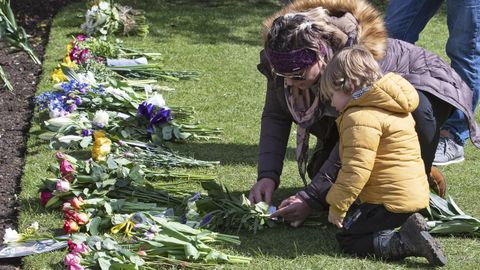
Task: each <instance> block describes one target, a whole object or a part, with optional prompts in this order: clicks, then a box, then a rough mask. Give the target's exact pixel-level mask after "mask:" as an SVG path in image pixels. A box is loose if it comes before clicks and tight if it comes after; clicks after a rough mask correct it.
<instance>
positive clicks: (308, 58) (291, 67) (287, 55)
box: [265, 44, 326, 73]
mask: <svg viewBox="0 0 480 270" xmlns="http://www.w3.org/2000/svg"><path fill="white" fill-rule="evenodd" d="M265 52H266V53H267V57H268V60H269V61H270V64H271V65H272V67H273V68H274V69H275V71H277V72H280V73H293V72H296V71H298V70H302V69H304V68H307V67H309V66H311V65H313V64H315V62H317V61H318V59H317V53H316V52H315V51H314V50H310V49H307V48H301V49H296V50H291V51H288V52H278V51H274V50H272V49H270V48H268V47H267V48H266V49H265ZM320 54H321V55H322V56H323V55H326V51H325V48H324V47H323V46H322V45H321V44H320Z"/></svg>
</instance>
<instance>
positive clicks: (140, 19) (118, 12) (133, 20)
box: [81, 0, 148, 37]
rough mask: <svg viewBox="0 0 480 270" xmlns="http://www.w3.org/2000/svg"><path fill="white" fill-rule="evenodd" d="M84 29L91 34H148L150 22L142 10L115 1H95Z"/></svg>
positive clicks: (87, 14)
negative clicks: (148, 22)
mask: <svg viewBox="0 0 480 270" xmlns="http://www.w3.org/2000/svg"><path fill="white" fill-rule="evenodd" d="M81 28H82V30H83V31H84V32H85V33H87V34H88V35H91V36H110V35H113V34H115V33H121V34H123V35H126V36H128V35H138V36H141V37H145V36H147V35H148V24H147V20H146V18H145V14H144V12H143V11H141V10H136V9H133V8H131V7H129V6H122V5H119V4H114V3H113V1H112V0H111V1H108V2H107V1H94V3H93V5H92V6H91V8H90V9H89V10H88V11H87V12H86V14H85V23H83V24H82V26H81Z"/></svg>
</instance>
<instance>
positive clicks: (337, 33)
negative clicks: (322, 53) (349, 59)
mask: <svg viewBox="0 0 480 270" xmlns="http://www.w3.org/2000/svg"><path fill="white" fill-rule="evenodd" d="M317 7H323V8H324V9H326V10H327V11H328V14H329V16H327V17H326V18H325V23H326V27H325V28H326V29H325V35H326V36H325V38H324V39H325V40H326V41H327V42H331V43H340V44H331V45H332V47H333V49H334V52H336V49H337V50H338V49H340V48H343V46H345V44H346V42H347V39H346V37H348V36H349V33H347V32H348V31H349V28H351V27H350V25H349V26H348V27H345V24H344V23H343V22H342V21H341V19H342V18H345V19H348V17H351V15H353V17H354V19H356V23H355V26H356V28H357V29H356V39H355V41H356V43H358V44H360V45H363V46H365V47H366V48H367V49H368V50H369V51H370V52H371V53H372V54H373V56H374V57H375V59H376V60H380V59H382V58H383V56H384V55H385V49H386V46H387V36H388V35H387V31H386V30H385V26H384V23H383V19H382V17H381V15H380V12H378V11H377V10H376V9H375V8H374V7H373V6H372V5H371V4H369V3H368V2H367V1H365V0H298V1H295V2H294V3H292V4H290V5H287V6H286V7H284V8H283V9H282V10H280V11H279V12H277V13H275V14H274V15H272V16H271V17H269V18H268V19H266V20H265V21H264V22H263V32H262V36H263V40H264V41H266V37H267V35H268V32H269V31H270V29H271V27H272V23H273V21H274V20H275V19H276V18H277V17H279V16H283V15H285V14H287V13H296V12H304V11H307V10H309V9H312V8H317ZM350 14H351V15H350ZM344 21H346V20H344Z"/></svg>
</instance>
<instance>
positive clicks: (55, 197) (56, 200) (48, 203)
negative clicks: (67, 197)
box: [45, 195, 60, 208]
mask: <svg viewBox="0 0 480 270" xmlns="http://www.w3.org/2000/svg"><path fill="white" fill-rule="evenodd" d="M59 199H60V197H58V196H57V195H55V196H53V197H52V198H50V200H48V202H47V204H45V208H49V207H51V206H52V205H54V204H55V203H56V202H58V200H59Z"/></svg>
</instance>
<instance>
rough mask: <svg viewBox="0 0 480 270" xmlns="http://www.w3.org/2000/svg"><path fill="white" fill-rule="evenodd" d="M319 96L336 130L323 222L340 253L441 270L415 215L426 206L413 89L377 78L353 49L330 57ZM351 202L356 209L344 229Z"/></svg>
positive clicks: (391, 77)
mask: <svg viewBox="0 0 480 270" xmlns="http://www.w3.org/2000/svg"><path fill="white" fill-rule="evenodd" d="M320 89H321V95H322V96H323V97H324V98H328V99H330V100H331V103H332V106H333V107H335V108H336V109H337V110H338V111H339V112H340V116H339V117H338V118H337V120H336V122H337V126H338V130H339V134H340V145H339V152H340V160H341V163H342V167H341V169H340V172H339V174H338V176H337V180H336V182H335V183H334V184H333V185H332V188H331V189H330V191H329V192H328V195H327V202H328V203H329V205H330V208H329V214H328V220H329V221H330V222H331V223H333V224H335V225H336V226H337V227H339V228H343V229H342V231H341V232H340V233H339V234H338V235H337V240H338V242H339V244H340V246H341V248H342V250H343V251H344V252H346V253H350V254H355V255H359V256H366V255H373V254H375V255H376V256H377V257H381V258H384V259H403V258H405V257H407V256H421V257H425V258H427V259H428V261H429V262H430V263H431V264H432V265H444V264H445V263H446V257H445V255H444V253H443V251H442V249H441V247H440V245H439V243H438V242H437V241H436V240H435V239H434V238H433V237H432V236H431V235H430V234H429V233H428V226H427V224H426V221H425V219H423V217H422V216H421V215H420V214H418V213H416V212H417V211H419V210H421V209H424V208H426V207H427V206H428V203H429V186H428V181H427V176H426V174H425V169H424V164H423V160H422V158H421V155H420V145H419V142H418V137H417V133H416V131H415V121H414V119H413V118H412V115H411V112H412V111H413V110H415V108H416V107H417V106H418V103H419V98H418V93H417V91H416V89H415V88H414V87H413V86H412V85H411V84H410V83H409V82H408V81H406V80H405V79H403V78H402V77H401V76H399V75H396V74H394V73H388V74H386V75H384V76H382V74H381V71H380V67H379V66H378V63H377V62H376V61H375V60H374V58H373V56H372V55H371V54H370V52H369V51H368V50H366V49H365V48H363V47H360V46H354V47H352V48H348V49H343V50H342V51H341V52H339V53H338V54H337V55H335V56H334V58H333V59H332V60H331V62H330V63H329V64H328V65H327V67H326V69H325V72H324V74H323V75H322V78H321V87H320ZM357 199H358V200H359V201H360V202H361V204H360V205H359V206H358V208H357V209H356V210H355V211H354V212H353V213H352V215H350V216H349V217H348V218H347V219H346V220H345V221H344V218H345V216H346V213H347V210H348V209H349V208H350V206H351V205H352V204H353V203H354V202H355V201H356V200H357ZM415 213H416V214H415ZM397 227H401V228H400V230H399V231H398V232H395V231H393V230H394V229H395V228H397Z"/></svg>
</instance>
